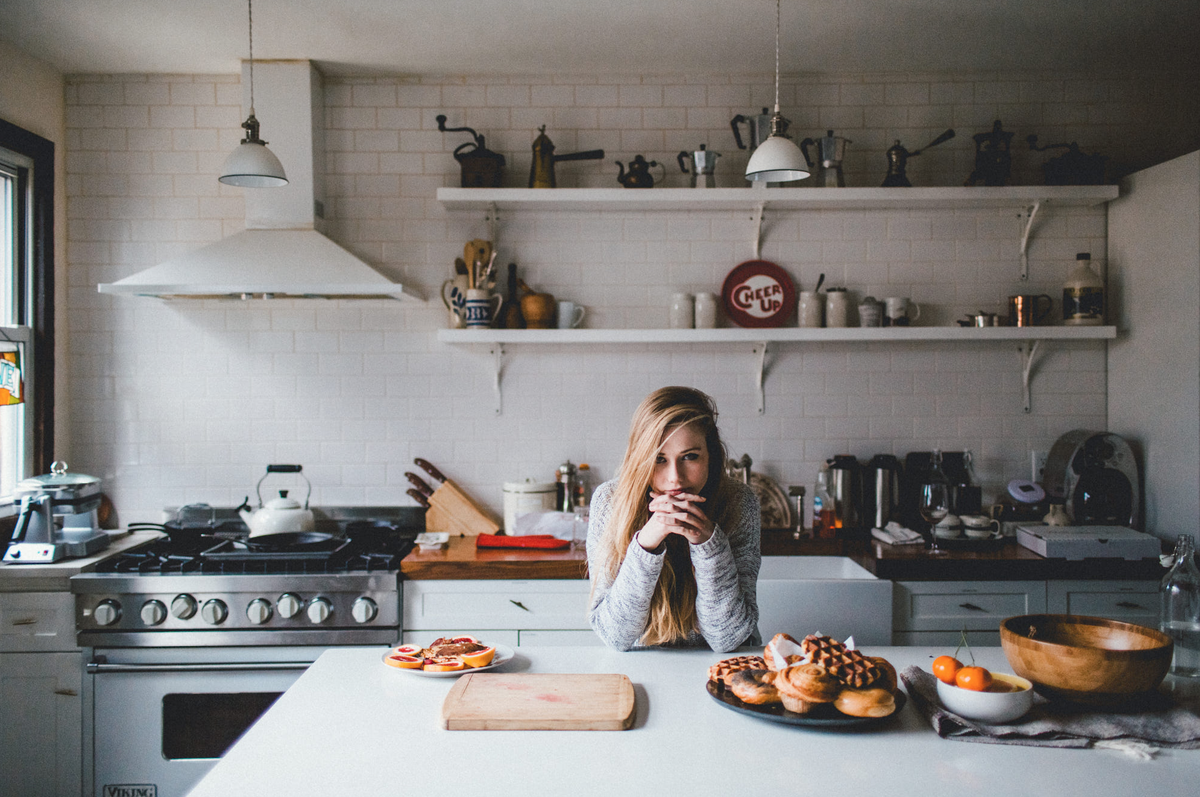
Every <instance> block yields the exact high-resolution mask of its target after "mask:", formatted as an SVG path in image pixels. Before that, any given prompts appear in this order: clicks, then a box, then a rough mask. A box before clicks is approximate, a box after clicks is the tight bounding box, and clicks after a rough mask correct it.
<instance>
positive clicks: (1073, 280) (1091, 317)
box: [1062, 252, 1104, 326]
mask: <svg viewBox="0 0 1200 797" xmlns="http://www.w3.org/2000/svg"><path fill="white" fill-rule="evenodd" d="M1075 260H1076V262H1077V263H1078V264H1079V265H1078V266H1076V268H1075V269H1074V270H1073V271H1072V272H1071V273H1070V274H1068V275H1067V281H1066V282H1064V283H1063V292H1062V312H1063V323H1064V324H1068V325H1084V326H1087V325H1091V326H1095V325H1099V324H1103V323H1104V280H1102V279H1100V275H1099V274H1097V273H1096V272H1095V271H1093V270H1092V255H1091V253H1089V252H1080V253H1079V254H1077V255H1075Z"/></svg>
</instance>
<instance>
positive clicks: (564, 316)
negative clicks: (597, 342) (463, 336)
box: [557, 301, 587, 329]
mask: <svg viewBox="0 0 1200 797" xmlns="http://www.w3.org/2000/svg"><path fill="white" fill-rule="evenodd" d="M586 312H587V311H586V310H585V309H584V307H583V305H581V304H575V302H568V301H561V302H559V303H558V315H557V318H558V328H559V329H574V328H575V327H577V326H579V325H580V324H582V323H583V316H584V314H585V313H586Z"/></svg>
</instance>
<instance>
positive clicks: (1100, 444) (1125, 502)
mask: <svg viewBox="0 0 1200 797" xmlns="http://www.w3.org/2000/svg"><path fill="white" fill-rule="evenodd" d="M1043 474H1044V475H1043V479H1042V486H1043V487H1044V488H1045V490H1046V496H1047V497H1048V498H1049V500H1050V502H1051V503H1061V504H1062V505H1063V509H1064V510H1066V513H1067V517H1069V518H1070V519H1071V523H1072V524H1074V525H1076V526H1113V525H1115V526H1129V527H1131V528H1137V524H1138V521H1139V514H1138V513H1139V511H1140V504H1139V495H1140V491H1141V488H1140V482H1139V481H1138V470H1137V460H1135V459H1134V456H1133V449H1131V448H1130V447H1129V443H1127V442H1126V441H1125V440H1124V439H1123V438H1121V437H1119V436H1118V435H1115V434H1111V433H1109V432H1095V431H1089V430H1087V429H1075V430H1073V431H1070V432H1067V433H1066V434H1064V435H1063V436H1062V437H1060V438H1058V440H1057V441H1055V443H1054V445H1053V446H1052V447H1051V448H1050V454H1049V456H1048V457H1047V458H1046V468H1045V470H1044V472H1043Z"/></svg>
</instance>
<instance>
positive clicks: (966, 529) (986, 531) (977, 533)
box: [963, 526, 992, 540]
mask: <svg viewBox="0 0 1200 797" xmlns="http://www.w3.org/2000/svg"><path fill="white" fill-rule="evenodd" d="M963 534H966V535H967V537H968V538H969V539H972V540H986V539H987V538H988V537H990V536H992V528H991V526H984V527H983V528H981V529H977V528H975V527H974V526H963Z"/></svg>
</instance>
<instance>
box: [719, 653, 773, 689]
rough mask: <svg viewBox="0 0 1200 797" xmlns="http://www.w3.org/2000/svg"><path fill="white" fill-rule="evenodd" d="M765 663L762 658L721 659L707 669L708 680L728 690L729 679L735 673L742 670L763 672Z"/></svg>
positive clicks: (739, 657)
mask: <svg viewBox="0 0 1200 797" xmlns="http://www.w3.org/2000/svg"><path fill="white" fill-rule="evenodd" d="M765 669H767V663H766V662H765V661H763V657H762V656H734V657H733V658H731V659H722V660H721V661H718V662H717V663H716V664H714V665H712V666H711V667H709V668H708V680H710V681H716V682H717V683H719V684H720V685H721V686H723V687H725V688H726V689H728V688H729V679H730V678H732V677H733V674H734V673H736V672H741V671H742V670H765Z"/></svg>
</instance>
